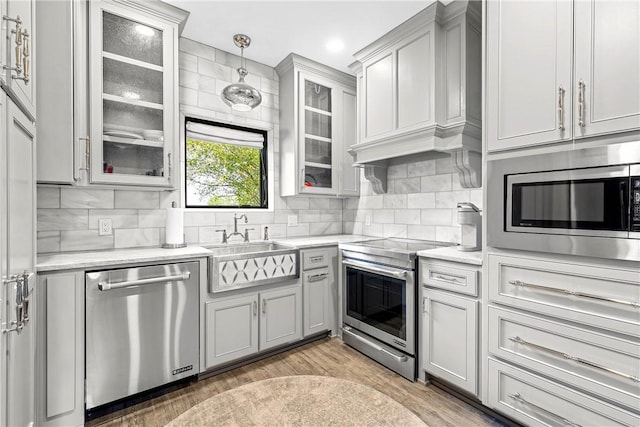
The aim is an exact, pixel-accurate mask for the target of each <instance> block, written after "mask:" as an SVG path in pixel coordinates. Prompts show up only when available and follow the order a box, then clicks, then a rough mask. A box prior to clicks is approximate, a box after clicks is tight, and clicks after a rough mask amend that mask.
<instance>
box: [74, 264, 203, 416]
mask: <svg viewBox="0 0 640 427" xmlns="http://www.w3.org/2000/svg"><path fill="white" fill-rule="evenodd" d="M85 285H86V332H85V334H86V371H85V375H86V409H92V408H95V407H97V406H100V405H103V404H106V403H109V402H113V401H115V400H118V399H121V398H124V397H127V396H130V395H133V394H136V393H139V392H142V391H146V390H150V389H152V388H154V387H158V386H161V385H163V384H167V383H170V382H173V381H176V380H179V379H182V378H185V377H188V376H191V375H195V374H197V373H198V371H199V364H198V361H199V358H198V353H199V352H198V319H199V315H198V313H199V304H198V295H199V264H198V262H183V263H175V264H164V265H154V266H145V267H137V268H126V269H117V270H105V271H95V272H89V273H87V274H86V281H85Z"/></svg>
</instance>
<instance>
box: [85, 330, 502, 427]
mask: <svg viewBox="0 0 640 427" xmlns="http://www.w3.org/2000/svg"><path fill="white" fill-rule="evenodd" d="M287 375H327V376H332V377H336V378H343V379H347V380H350V381H354V382H358V383H361V384H364V385H367V386H369V387H372V388H374V389H376V390H378V391H380V392H382V393H385V394H386V395H388V396H390V397H391V398H393V399H395V400H396V401H397V402H399V403H401V404H402V405H404V406H405V407H406V408H408V409H410V410H411V411H413V412H414V413H415V414H416V415H418V416H419V417H420V418H421V419H422V420H423V421H424V422H425V423H426V424H427V425H429V426H433V427H435V426H456V427H457V426H487V425H489V426H490V425H500V423H499V422H498V421H496V420H494V419H493V418H491V417H489V416H487V415H485V414H483V413H482V412H480V411H478V410H477V409H475V408H473V407H471V406H469V405H467V404H466V403H464V402H462V401H461V400H458V399H456V398H455V397H452V396H451V395H449V394H447V393H446V392H444V391H442V390H440V389H438V388H437V387H434V386H425V385H424V384H421V383H417V382H416V383H412V382H409V381H407V380H405V379H404V378H402V377H400V376H399V375H397V374H395V373H394V372H391V371H390V370H388V369H386V368H384V367H383V366H381V365H379V364H377V363H376V362H374V361H372V360H370V359H369V358H367V357H366V356H363V355H362V354H360V353H359V352H357V351H356V350H354V349H352V348H351V347H348V346H347V345H345V344H344V343H343V342H342V340H340V339H337V338H324V339H322V340H319V341H315V342H313V343H310V344H306V345H304V346H301V347H298V348H296V349H294V350H290V351H288V352H285V353H281V354H278V355H275V356H272V357H269V358H267V359H263V360H260V361H258V362H254V363H251V364H249V365H245V366H243V367H240V368H237V369H234V370H231V371H228V372H225V373H222V374H219V375H216V376H213V377H209V378H206V379H203V380H200V381H198V382H196V383H193V384H190V385H189V386H187V387H185V388H182V389H179V390H175V391H173V392H170V393H168V394H165V395H163V396H160V397H158V398H155V399H152V400H149V401H146V402H143V403H140V404H138V405H135V406H132V407H130V408H127V409H123V410H120V411H117V412H113V413H111V414H108V415H106V416H103V417H101V418H97V419H94V420H92V421H90V422H89V423H87V425H88V426H98V425H100V426H123V425H124V426H163V425H165V424H166V423H168V422H169V421H171V420H172V419H174V418H175V417H177V416H178V415H180V414H181V413H183V412H184V411H186V410H187V409H189V408H191V407H193V406H194V405H196V404H198V403H200V402H202V401H204V400H206V399H208V398H209V397H211V396H213V395H215V394H218V393H221V392H223V391H226V390H229V389H232V388H235V387H238V386H241V385H243V384H247V383H250V382H254V381H260V380H264V379H267V378H274V377H281V376H287Z"/></svg>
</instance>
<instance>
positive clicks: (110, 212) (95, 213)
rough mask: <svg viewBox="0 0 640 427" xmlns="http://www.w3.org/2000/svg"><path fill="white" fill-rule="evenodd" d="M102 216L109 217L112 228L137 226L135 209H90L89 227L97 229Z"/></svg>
mask: <svg viewBox="0 0 640 427" xmlns="http://www.w3.org/2000/svg"><path fill="white" fill-rule="evenodd" d="M103 218H108V219H111V225H112V227H113V228H114V229H116V228H136V227H138V211H137V210H135V209H90V210H89V229H94V230H97V229H98V224H99V220H100V219H103ZM163 226H164V225H163Z"/></svg>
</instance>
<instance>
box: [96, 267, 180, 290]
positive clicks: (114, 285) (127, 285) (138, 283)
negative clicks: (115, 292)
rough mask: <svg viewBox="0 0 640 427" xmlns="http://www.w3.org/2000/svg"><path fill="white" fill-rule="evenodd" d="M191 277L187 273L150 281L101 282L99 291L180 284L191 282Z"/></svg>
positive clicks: (154, 278) (153, 278) (150, 279)
mask: <svg viewBox="0 0 640 427" xmlns="http://www.w3.org/2000/svg"><path fill="white" fill-rule="evenodd" d="M189 277H191V272H189V271H187V272H186V273H183V274H178V275H176V276H161V277H152V278H149V279H140V280H130V281H127V282H117V283H109V282H100V283H98V290H99V291H110V290H112V289H121V288H130V287H132V286H141V285H152V284H154V283H167V282H178V281H181V280H189Z"/></svg>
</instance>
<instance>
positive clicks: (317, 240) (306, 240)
mask: <svg viewBox="0 0 640 427" xmlns="http://www.w3.org/2000/svg"><path fill="white" fill-rule="evenodd" d="M379 238H380V237H371V236H361V235H358V234H334V235H331V236H304V237H291V238H288V239H277V238H276V239H273V241H274V242H277V243H282V244H284V245H292V246H295V247H297V248H299V249H305V248H313V247H320V246H331V245H337V244H340V243H347V242H357V241H360V240H371V239H379Z"/></svg>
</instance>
